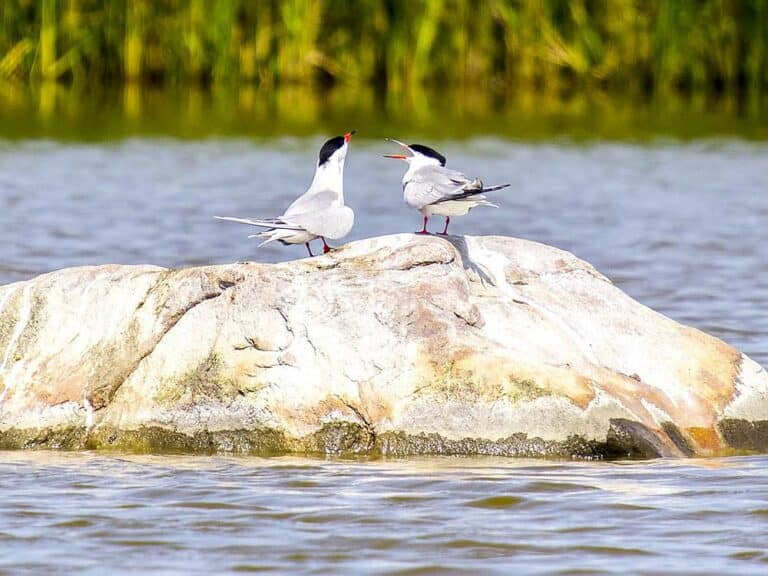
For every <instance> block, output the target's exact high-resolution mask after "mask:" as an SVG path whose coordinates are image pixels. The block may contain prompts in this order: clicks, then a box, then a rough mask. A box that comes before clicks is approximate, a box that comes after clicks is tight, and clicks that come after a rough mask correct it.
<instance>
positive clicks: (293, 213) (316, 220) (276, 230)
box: [216, 130, 355, 256]
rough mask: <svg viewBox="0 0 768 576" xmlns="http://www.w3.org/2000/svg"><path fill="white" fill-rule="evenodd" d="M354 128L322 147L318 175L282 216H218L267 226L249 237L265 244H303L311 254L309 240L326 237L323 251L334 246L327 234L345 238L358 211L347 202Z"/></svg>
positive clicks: (316, 170)
mask: <svg viewBox="0 0 768 576" xmlns="http://www.w3.org/2000/svg"><path fill="white" fill-rule="evenodd" d="M354 133H355V130H352V131H351V132H347V133H346V134H344V136H336V137H335V138H331V139H330V140H328V141H327V142H326V143H325V144H323V147H322V148H321V149H320V155H319V156H318V159H317V168H316V169H315V177H314V179H313V180H312V184H311V185H310V187H309V189H308V190H307V191H306V192H305V193H304V194H302V195H301V196H299V197H298V198H296V200H294V202H293V203H292V204H291V205H290V206H288V209H287V210H286V211H285V212H284V213H283V215H282V216H278V217H276V218H232V217H229V216H216V218H218V219H219V220H229V221H230V222H239V223H241V224H249V225H251V226H258V227H260V228H266V229H267V230H264V231H263V232H259V233H258V234H252V235H250V236H248V238H264V241H263V242H262V243H261V244H259V246H263V245H264V244H267V243H269V242H274V241H275V240H277V241H278V242H280V243H281V244H304V245H305V246H306V247H307V251H308V252H309V255H310V256H314V254H312V249H311V248H310V246H309V243H310V242H311V241H312V240H315V239H316V238H320V240H322V241H323V253H327V252H329V251H330V250H331V247H330V246H328V243H327V242H326V238H331V239H333V240H336V239H338V238H343V237H344V236H346V235H347V234H349V231H350V230H352V225H353V224H354V222H355V213H354V212H353V211H352V209H351V208H350V207H349V206H346V205H345V204H344V161H345V160H346V158H347V147H348V145H349V141H350V139H351V138H352V135H353V134H354Z"/></svg>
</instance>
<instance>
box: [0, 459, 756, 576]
mask: <svg viewBox="0 0 768 576" xmlns="http://www.w3.org/2000/svg"><path fill="white" fill-rule="evenodd" d="M766 466H768V459H766V458H765V457H752V458H732V459H717V460H692V461H691V460H689V461H655V462H648V463H614V464H610V463H558V462H543V461H538V462H537V461H528V460H510V459H506V460H503V459H494V458H477V459H467V458H435V459H416V460H410V461H407V462H400V461H389V462H350V461H322V460H306V459H298V458H276V459H271V460H265V459H259V458H219V457H212V458H199V457H139V456H110V455H94V454H87V453H86V454H60V453H59V454H56V453H46V452H43V453H20V452H15V453H8V452H5V453H3V452H0V490H1V491H2V492H1V493H2V498H0V573H6V572H7V573H9V574H53V573H57V574H75V573H77V574H94V575H96V574H99V575H101V574H107V573H109V574H233V573H247V572H271V573H283V574H285V573H291V574H339V573H346V574H500V575H501V574H512V573H514V574H637V573H643V574H719V575H722V574H739V575H744V574H756V575H758V574H759V575H762V574H765V573H766V571H768V552H766V546H765V543H766V541H768V483H766V478H765V470H766Z"/></svg>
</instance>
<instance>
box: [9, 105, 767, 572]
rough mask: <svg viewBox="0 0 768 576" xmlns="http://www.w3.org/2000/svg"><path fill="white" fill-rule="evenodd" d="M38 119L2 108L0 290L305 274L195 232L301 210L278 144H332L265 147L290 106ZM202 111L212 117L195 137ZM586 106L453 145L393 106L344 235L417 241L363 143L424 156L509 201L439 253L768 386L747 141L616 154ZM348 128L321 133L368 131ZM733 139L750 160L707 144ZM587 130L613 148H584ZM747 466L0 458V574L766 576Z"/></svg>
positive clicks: (756, 213)
mask: <svg viewBox="0 0 768 576" xmlns="http://www.w3.org/2000/svg"><path fill="white" fill-rule="evenodd" d="M11 95H12V93H11ZM40 98H41V100H40V103H39V108H38V109H36V111H35V113H34V114H33V115H32V116H28V115H25V114H26V113H25V112H24V111H23V109H19V110H21V112H20V111H19V110H13V111H12V112H13V113H12V114H11V113H7V107H6V108H2V107H1V106H0V119H3V122H2V123H0V135H2V136H4V137H7V138H9V139H7V140H0V246H2V247H3V249H2V251H1V252H0V283H6V282H13V281H17V280H23V279H26V278H31V277H33V276H35V275H37V274H40V273H43V272H47V271H49V270H53V269H57V268H61V267H64V266H73V265H83V264H100V263H107V262H118V263H126V264H129V263H152V264H160V265H164V266H171V267H176V266H189V265H201V264H210V263H224V262H232V261H236V260H248V259H255V260H260V261H278V260H284V259H291V258H298V257H303V256H304V252H303V250H304V249H303V247H291V248H286V247H281V246H268V247H265V248H263V249H261V250H256V249H255V244H254V242H252V241H249V240H247V239H246V238H245V235H246V233H247V230H246V229H244V228H243V227H240V226H237V225H235V224H230V223H223V222H218V221H214V220H213V218H212V216H213V215H215V214H223V215H245V216H248V215H269V214H274V213H276V212H278V211H279V210H280V209H281V208H282V207H284V206H285V205H287V204H288V202H290V200H291V199H292V198H293V197H294V196H295V195H296V194H298V193H300V192H301V191H303V190H304V188H305V187H306V185H307V184H308V183H309V181H310V179H311V173H312V168H313V163H314V158H315V154H316V152H317V149H318V148H319V146H320V144H321V143H322V138H321V137H319V136H306V135H305V136H301V137H274V136H273V134H274V133H282V134H307V133H309V134H316V133H318V132H323V133H328V132H329V130H327V129H325V128H327V127H325V126H324V129H322V130H318V129H317V126H316V125H314V124H313V123H315V122H316V118H314V117H312V118H309V119H308V120H307V119H306V118H299V119H298V120H296V122H298V127H294V128H295V129H286V130H284V131H282V132H281V130H282V129H281V130H278V127H281V126H283V125H284V123H285V122H290V121H293V116H291V115H290V114H288V113H287V112H286V110H293V109H294V108H297V107H296V106H287V105H283V108H282V110H283V112H282V115H281V114H280V109H281V108H280V106H278V110H277V111H276V112H275V114H274V118H272V116H273V110H272V109H270V108H267V109H265V110H266V111H265V110H262V113H261V115H260V116H258V117H257V118H254V117H252V116H249V117H247V118H245V119H243V118H242V117H240V116H238V115H237V114H234V115H232V114H230V111H229V109H228V108H227V107H226V106H224V107H223V110H224V111H223V112H222V109H220V108H218V107H214V108H215V110H209V109H208V108H206V107H205V106H203V107H202V108H197V107H196V106H194V105H193V104H189V106H187V105H185V107H184V108H183V109H182V111H181V112H179V113H176V112H175V111H174V110H173V109H172V107H169V108H162V107H160V108H159V110H160V112H157V110H158V109H157V108H153V110H155V113H154V114H155V115H154V116H153V115H151V114H150V115H149V118H148V116H147V114H146V113H142V112H141V110H140V109H141V106H143V105H146V102H143V100H141V99H139V100H138V101H134V100H132V97H131V96H130V94H129V95H127V96H126V99H125V102H124V104H125V114H124V115H121V116H119V118H120V119H119V121H116V120H114V119H113V117H112V116H110V115H109V114H106V113H105V114H106V115H104V114H102V113H101V112H99V111H96V112H95V113H94V114H93V115H92V116H89V109H85V110H83V109H78V108H77V106H76V104H75V103H70V104H68V105H67V106H68V107H67V108H65V109H64V110H58V111H57V110H56V103H55V102H54V103H53V104H50V103H46V102H48V100H47V99H49V98H50V97H46V96H45V95H44V94H42V95H41V97H40ZM54 100H55V98H54ZM17 101H18V102H20V103H27V102H28V100H27V99H25V98H19V99H17ZM44 104H45V105H44ZM20 106H21V104H20ZM24 106H26V104H24ZM137 106H138V108H139V110H138V112H137V114H138V116H136V117H134V116H133V115H132V114H133V112H135V110H134V109H135V108H136V107H137ZM22 108H23V106H22ZM299 108H301V107H299ZM201 109H202V110H203V112H201ZM302 109H303V108H302ZM70 110H71V111H72V113H71V114H70V113H69V112H70ZM206 110H208V112H210V113H211V114H214V116H215V114H216V113H218V114H220V115H222V117H223V118H224V120H222V118H221V117H220V118H219V119H218V120H217V121H214V122H213V123H212V124H213V125H214V128H213V129H210V131H209V126H210V124H209V123H208V122H207V120H208V119H209V118H208V112H205V111H206ZM590 110H591V108H589V107H587V108H586V109H584V110H581V112H580V114H581V119H580V120H578V121H576V125H577V126H578V129H576V128H574V127H573V126H572V125H570V124H569V123H570V122H571V121H572V119H570V117H569V116H568V114H567V113H562V114H561V113H560V112H558V113H555V114H550V115H549V116H547V117H546V118H542V117H541V116H536V115H533V116H531V117H530V118H528V117H527V115H528V113H529V112H530V108H529V109H527V110H525V109H524V110H523V113H522V114H517V115H515V114H514V113H512V112H505V113H504V114H503V115H502V116H497V117H496V118H495V119H492V120H489V119H488V118H487V117H486V118H485V120H483V121H482V122H481V123H480V124H479V127H478V125H475V124H472V122H471V120H472V118H473V116H472V114H471V113H470V112H467V111H466V110H464V109H461V110H460V112H458V115H459V116H460V117H461V118H460V120H461V122H459V123H458V124H456V125H454V124H452V121H448V122H446V123H445V126H443V127H442V128H437V129H436V128H435V127H434V118H433V119H432V120H429V122H432V124H431V126H432V127H431V128H430V129H428V130H427V129H425V128H424V125H423V124H422V121H423V117H422V115H421V114H419V113H417V114H413V113H412V112H414V111H413V110H410V111H409V114H407V115H406V116H407V117H408V118H409V119H410V118H413V121H414V123H415V124H414V126H415V127H414V130H413V132H411V131H410V130H409V129H408V128H409V124H408V122H405V121H403V120H402V118H401V121H400V122H393V123H392V125H391V128H392V129H393V133H389V132H387V133H385V132H384V129H383V128H382V126H383V125H384V124H386V122H379V125H378V127H374V129H372V130H371V131H370V132H369V133H368V136H369V139H366V138H365V137H364V136H365V133H366V131H365V130H361V131H360V135H361V136H363V138H358V137H356V138H355V140H354V141H353V144H352V150H351V152H350V155H349V158H348V169H347V172H346V196H347V200H348V203H349V204H351V205H352V206H353V208H354V209H355V210H356V212H357V220H356V228H355V229H354V231H353V233H352V234H351V236H350V238H349V239H359V238H364V237H368V236H374V235H379V234H387V233H395V232H403V231H412V230H415V229H416V228H417V227H419V226H420V223H421V221H420V217H419V215H418V214H416V213H413V212H409V211H408V210H407V208H406V207H405V206H404V205H403V203H402V198H401V189H400V183H399V181H400V177H401V175H402V169H403V166H402V165H400V164H398V163H396V162H394V161H392V160H386V159H383V158H381V154H384V153H388V152H392V148H391V147H390V146H389V145H388V144H387V143H385V142H383V141H382V140H380V139H373V138H372V137H371V136H373V135H374V134H375V135H382V136H384V135H390V136H393V137H402V138H404V139H408V140H409V141H413V140H416V141H422V142H425V143H429V144H432V145H434V146H435V147H436V148H438V149H439V150H441V151H442V152H444V153H445V154H446V155H447V156H448V159H449V166H453V167H456V168H460V169H464V170H467V171H469V172H472V173H473V174H474V173H475V172H477V173H478V174H479V175H482V176H483V177H484V178H485V180H486V181H487V182H488V183H499V182H510V183H511V184H512V187H511V189H509V190H506V191H504V192H500V193H499V194H498V197H499V201H500V203H501V204H502V207H501V208H499V209H498V210H493V209H486V210H482V209H478V210H476V211H474V212H473V213H472V214H470V215H469V216H468V217H465V218H462V219H457V220H456V221H455V222H454V223H453V224H452V230H453V231H454V232H455V233H461V234H464V233H471V234H507V235H514V236H519V237H523V238H529V239H532V240H537V241H540V242H544V243H547V244H552V245H555V246H559V247H561V248H564V249H566V250H569V251H572V252H574V253H575V254H576V255H578V256H580V257H582V258H584V259H586V260H588V261H590V262H592V263H593V264H594V265H595V266H597V268H598V269H600V270H601V271H602V272H603V273H605V274H607V275H608V276H609V277H610V278H611V279H612V280H613V281H614V282H615V283H616V284H617V285H618V286H620V287H621V288H622V289H624V290H625V291H627V292H628V293H629V294H631V295H632V296H633V297H635V298H637V299H638V300H639V301H641V302H643V303H645V304H647V305H648V306H651V307H652V308H654V309H656V310H659V311H661V312H663V313H665V314H668V315H669V316H671V317H673V318H675V319H677V320H679V321H682V322H685V323H687V324H690V325H693V326H696V327H699V328H701V329H704V330H707V331H708V332H711V333H713V334H715V335H717V336H719V337H721V338H723V339H725V340H726V341H728V342H730V343H731V344H734V345H735V346H738V347H739V348H741V349H743V350H744V351H745V352H747V353H748V354H749V355H751V356H752V357H753V358H755V360H757V361H758V362H761V363H762V364H764V365H765V364H768V275H767V274H766V273H765V271H766V269H768V266H766V265H768V226H766V223H767V222H768V194H767V193H766V192H768V142H766V141H764V140H760V136H761V135H762V134H764V133H765V124H754V125H752V126H750V127H749V128H748V129H747V128H745V125H744V123H743V122H742V124H741V125H740V126H738V122H736V123H735V124H734V123H733V122H730V120H728V121H726V122H725V126H727V127H728V128H727V129H726V130H720V129H719V128H716V129H714V131H713V132H712V133H709V132H707V131H706V130H705V134H704V136H705V137H704V138H700V137H701V136H702V134H700V133H698V132H696V130H698V129H699V128H698V127H699V124H697V123H695V122H689V123H687V124H686V122H684V121H680V124H681V125H685V126H686V128H685V130H689V128H688V126H689V125H690V126H695V127H692V128H690V130H692V131H694V132H695V133H694V134H692V135H693V136H696V137H697V138H698V139H695V140H684V139H677V138H674V139H671V138H666V137H660V136H656V135H653V132H654V129H653V128H651V129H650V132H651V133H652V134H651V136H650V137H648V135H647V134H645V135H642V134H641V135H642V137H641V138H639V139H634V138H631V137H630V138H625V137H624V136H625V134H624V132H623V130H626V129H627V127H629V130H630V131H631V132H632V134H633V135H636V134H637V133H642V131H643V128H642V127H641V126H640V125H641V124H643V121H644V119H645V118H646V116H643V115H642V114H641V115H640V116H639V117H638V116H636V115H634V116H630V117H631V118H633V120H631V121H628V122H627V123H626V124H625V125H623V127H622V128H620V129H619V132H620V133H621V137H619V138H618V139H617V138H614V132H613V130H614V128H613V127H614V126H615V124H616V122H618V123H619V124H621V120H622V119H624V118H625V117H624V116H623V115H622V113H621V111H619V112H617V113H615V114H613V115H610V114H608V115H607V117H608V118H610V119H611V121H610V122H607V123H606V121H605V117H606V114H604V112H605V111H604V110H603V113H602V114H597V116H596V118H597V119H595V120H594V122H592V120H591V119H592V118H593V115H591V114H590ZM217 111H218V112H217ZM322 111H323V110H322V108H321V109H320V111H318V110H314V111H313V112H311V113H310V114H315V116H317V115H318V114H320V112H322ZM416 112H418V110H417V111H416ZM432 112H434V111H432ZM370 113H371V110H369V109H364V110H363V112H362V113H361V114H360V115H361V116H366V115H369V114H370ZM320 115H321V116H322V114H320ZM351 116H352V118H346V117H345V118H344V119H343V125H341V126H339V127H338V130H335V131H336V132H341V131H345V130H347V129H349V128H352V127H357V128H363V127H364V126H365V125H364V124H360V123H358V122H357V120H359V119H360V118H357V117H356V115H355V114H354V113H353V114H351ZM672 116H674V115H672ZM288 117H290V119H291V120H287V119H286V118H288ZM330 117H331V119H334V118H335V120H336V121H335V123H334V126H336V124H342V122H341V119H340V117H339V116H338V115H336V116H334V115H333V114H332V115H331V116H330ZM451 118H453V119H455V118H454V117H451ZM601 118H602V119H603V120H600V119H601ZM617 118H618V120H617ZM638 118H639V120H638ZM654 118H656V119H658V116H655V115H653V114H652V115H650V116H648V117H647V119H648V120H649V123H650V124H651V125H652V126H655V124H654ZM89 119H90V120H89ZM348 120H349V122H348ZM134 121H135V122H136V123H137V125H138V128H137V125H134V124H132V122H134ZM203 121H205V122H203ZM164 122H167V123H170V125H172V128H171V129H167V128H168V125H169V124H164ZM216 122H218V124H217V123H216ZM222 122H223V124H222ZM249 122H250V124H249ZM254 122H264V123H265V125H266V127H262V128H261V129H260V131H259V132H258V133H259V134H261V135H260V136H259V137H252V136H251V134H250V129H249V126H253V123H254ZM425 122H426V121H425ZM457 122H458V121H457ZM709 122H713V121H712V119H711V118H710V120H709ZM174 123H175V124H174ZM468 123H469V124H468ZM348 124H352V125H348ZM470 124H471V125H472V126H474V129H468V128H466V126H468V125H470ZM198 125H202V126H203V128H202V129H201V130H202V133H200V132H199V131H196V130H197V128H196V127H197V126H198ZM711 125H712V124H709V126H711ZM715 125H716V126H719V124H717V122H715ZM735 125H737V127H736V129H735V132H736V134H738V135H741V136H746V137H748V138H755V137H757V139H756V140H746V139H738V138H733V137H731V136H728V137H721V136H720V135H722V134H730V133H731V132H730V131H729V130H730V127H732V126H735ZM148 126H149V128H148ZM156 126H159V128H157V131H158V132H159V133H160V134H161V135H162V137H160V138H158V137H155V136H156V134H155V133H154V132H153V130H154V129H155V127H156ZM216 126H217V127H216ZM222 126H224V128H222ZM260 126H261V125H260ZM289 126H292V125H291V124H289ZM308 126H310V127H308ZM311 126H314V127H311ZM388 126H389V125H388ZM461 126H463V127H464V128H461ZM510 126H511V128H510ZM521 126H524V127H527V128H526V129H525V130H523V129H521ZM542 126H543V128H542ZM563 126H566V127H567V126H570V128H567V129H565V130H563V133H565V134H567V137H565V138H562V137H560V136H558V135H557V134H559V133H560V131H561V128H562V127H563ZM193 127H194V128H193ZM395 129H396V130H395ZM539 129H540V130H542V132H535V130H539ZM591 130H594V131H595V133H597V134H598V136H599V137H605V136H606V134H607V135H608V137H609V138H610V139H609V140H602V139H600V138H598V139H591V138H587V139H586V140H584V139H581V138H579V137H578V136H579V134H582V135H583V134H584V133H590V134H591V132H590V131H591ZM467 131H468V132H470V133H469V134H465V133H463V132H467ZM531 131H533V133H532V132H531ZM672 132H673V135H675V136H682V137H689V136H691V134H687V133H682V134H681V133H680V131H679V130H673V131H672ZM230 133H233V134H234V136H235V137H226V138H222V137H221V135H222V134H230ZM411 133H418V134H423V133H429V134H430V137H427V138H424V137H421V136H420V137H409V134H411ZM114 134H117V135H120V136H125V135H126V134H128V135H132V134H133V135H137V137H135V138H130V139H127V140H120V139H118V140H112V139H110V138H109V136H110V135H114ZM165 134H174V135H175V136H178V135H182V136H194V137H195V138H200V137H201V136H205V138H202V139H199V140H194V141H183V140H179V139H175V138H168V137H167V136H165ZM478 134H486V136H478ZM488 134H491V135H494V136H490V137H489V136H487V135H488ZM446 135H448V136H452V137H454V138H455V137H456V136H457V135H458V136H462V137H464V136H469V138H467V139H463V140H457V139H453V140H445V139H442V140H441V139H440V136H442V137H443V138H445V136H446ZM40 136H43V137H55V138H63V139H64V140H66V142H65V141H55V140H46V139H42V140H40V139H36V138H38V137H40ZM150 136H152V137H150ZM30 137H31V138H32V139H30ZM79 138H85V140H86V141H78V139H79ZM72 139H74V141H72ZM441 225H442V223H441V222H440V221H439V219H436V220H435V221H434V222H432V223H431V227H432V229H433V230H437V229H438V228H439V227H440V226H441ZM766 466H768V458H766V457H750V458H731V459H717V460H708V459H701V460H693V461H663V460H661V461H654V462H633V463H571V462H547V461H537V462H534V461H513V460H499V459H492V458H474V459H465V458H435V459H415V460H409V461H375V462H365V461H339V460H320V459H316V460H308V459H297V458H276V459H259V458H221V457H213V458H203V457H170V456H163V457H159V456H158V457H149V456H128V455H120V454H90V453H80V454H66V453H50V452H38V453H21V452H14V453H8V452H4V453H3V452H0V493H1V494H2V498H0V574H5V573H8V574H39V573H46V574H50V573H61V574H71V573H82V574H102V573H105V571H107V569H109V572H110V573H116V574H128V573H158V574H190V573H192V574H210V573H217V574H225V573H239V572H251V571H261V572H273V573H318V574H329V573H333V574H336V573H349V574H366V573H368V574H397V573H402V574H432V573H434V574H450V573H456V574H466V573H489V574H493V573H498V574H508V573H510V571H511V570H514V571H515V572H516V573H547V574H550V573H563V574H568V573H589V574H593V573H601V572H604V573H618V574H625V573H628V572H635V573H656V574H671V573H680V574H683V573H685V574H690V573H711V574H750V573H752V574H764V573H766V572H767V571H768V554H767V553H766V552H765V542H766V541H768V483H766V481H765V478H766V476H765V470H766Z"/></svg>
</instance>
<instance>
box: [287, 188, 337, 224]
mask: <svg viewBox="0 0 768 576" xmlns="http://www.w3.org/2000/svg"><path fill="white" fill-rule="evenodd" d="M338 201H339V195H338V194H337V193H336V192H334V191H333V190H327V189H323V190H309V191H308V192H305V193H304V194H302V195H301V196H299V197H298V198H296V200H294V201H293V203H292V204H291V205H290V206H288V209H287V210H286V211H285V213H284V214H283V217H284V218H288V219H290V218H291V216H294V215H295V214H306V213H309V212H318V211H320V210H325V209H326V208H328V207H329V206H331V205H333V204H337V203H338Z"/></svg>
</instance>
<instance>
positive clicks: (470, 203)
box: [384, 138, 509, 236]
mask: <svg viewBox="0 0 768 576" xmlns="http://www.w3.org/2000/svg"><path fill="white" fill-rule="evenodd" d="M388 140H389V141H391V142H394V143H395V144H399V145H400V146H402V147H403V148H405V149H406V150H408V151H409V152H410V153H411V155H410V156H407V155H405V154H386V155H385V156H384V157H385V158H394V159H396V160H404V161H405V162H408V170H407V171H406V172H405V175H404V176H403V197H404V198H405V203H406V204H408V206H410V207H411V208H415V209H416V210H418V211H419V212H421V213H422V214H423V215H424V227H423V228H422V229H421V230H419V231H418V232H416V233H417V234H429V232H428V231H427V221H428V220H429V217H430V216H433V215H434V216H445V228H444V229H443V231H442V232H440V233H439V234H441V235H443V236H444V235H447V234H448V224H450V223H451V216H463V215H464V214H466V213H467V212H469V211H470V210H472V208H474V207H475V206H492V207H494V208H498V206H496V205H495V204H492V203H490V202H489V201H488V200H487V198H486V197H485V193H486V192H493V191H494V190H501V189H502V188H506V187H507V186H509V184H499V185H497V186H485V185H484V184H483V181H482V180H480V179H479V178H474V179H470V178H467V176H465V175H464V174H463V173H461V172H459V171H457V170H451V169H450V168H446V167H445V156H443V155H442V154H440V153H439V152H438V151H437V150H434V149H432V148H430V147H429V146H424V145H423V144H410V145H408V144H404V143H402V142H399V141H397V140H394V139H392V138H388Z"/></svg>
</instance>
